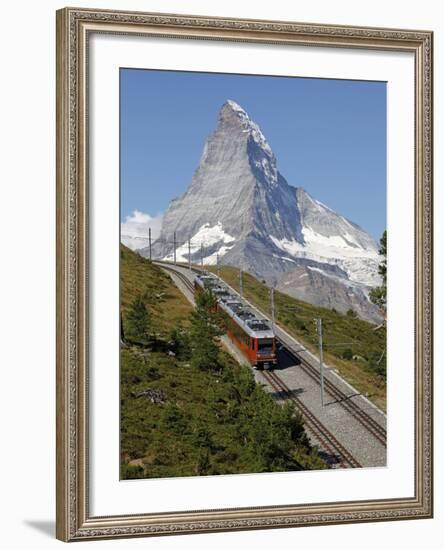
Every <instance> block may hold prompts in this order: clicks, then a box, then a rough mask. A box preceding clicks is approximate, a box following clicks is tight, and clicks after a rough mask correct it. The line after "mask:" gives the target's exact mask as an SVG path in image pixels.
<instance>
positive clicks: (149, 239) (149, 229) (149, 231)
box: [148, 227, 152, 260]
mask: <svg viewBox="0 0 444 550" xmlns="http://www.w3.org/2000/svg"><path fill="white" fill-rule="evenodd" d="M148 242H149V246H150V260H152V256H151V227H149V228H148Z"/></svg>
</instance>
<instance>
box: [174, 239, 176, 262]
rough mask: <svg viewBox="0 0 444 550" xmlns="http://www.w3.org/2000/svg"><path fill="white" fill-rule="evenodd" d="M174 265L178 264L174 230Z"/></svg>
mask: <svg viewBox="0 0 444 550" xmlns="http://www.w3.org/2000/svg"><path fill="white" fill-rule="evenodd" d="M174 265H176V232H174Z"/></svg>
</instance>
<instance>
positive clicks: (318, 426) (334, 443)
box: [262, 371, 362, 468]
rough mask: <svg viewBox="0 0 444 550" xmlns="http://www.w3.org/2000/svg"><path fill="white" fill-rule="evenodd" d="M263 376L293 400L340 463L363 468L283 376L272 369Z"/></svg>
mask: <svg viewBox="0 0 444 550" xmlns="http://www.w3.org/2000/svg"><path fill="white" fill-rule="evenodd" d="M262 376H263V377H264V378H265V380H267V382H268V383H269V384H270V386H271V387H272V388H273V389H274V390H275V391H276V392H278V394H280V395H283V396H284V397H285V399H290V400H291V401H293V403H294V404H295V406H296V408H297V409H298V410H299V411H300V412H301V414H302V416H303V417H304V421H305V425H306V427H307V429H308V430H309V431H310V432H312V434H313V435H314V436H315V437H316V439H317V440H318V441H319V442H320V444H321V446H322V448H323V449H324V450H325V451H326V452H327V453H329V454H330V455H331V457H333V458H335V459H336V460H337V461H338V463H339V464H340V465H342V466H343V467H345V468H362V465H361V464H360V463H359V462H358V460H356V458H355V457H354V456H353V455H352V454H351V453H350V451H348V450H347V449H346V448H345V447H344V446H343V445H342V443H340V442H339V441H338V439H337V438H336V437H335V436H334V435H333V434H332V433H331V431H330V430H329V429H328V428H326V427H325V426H324V425H323V424H322V422H321V421H320V420H319V419H318V418H317V416H315V415H314V414H313V413H312V412H311V411H310V410H309V409H308V408H307V407H306V406H305V405H304V403H302V401H301V400H300V399H299V398H298V397H297V396H295V395H293V393H292V391H291V389H290V388H289V387H288V386H287V384H285V382H284V381H283V380H282V378H280V377H279V376H278V375H277V374H276V373H275V372H272V371H263V372H262Z"/></svg>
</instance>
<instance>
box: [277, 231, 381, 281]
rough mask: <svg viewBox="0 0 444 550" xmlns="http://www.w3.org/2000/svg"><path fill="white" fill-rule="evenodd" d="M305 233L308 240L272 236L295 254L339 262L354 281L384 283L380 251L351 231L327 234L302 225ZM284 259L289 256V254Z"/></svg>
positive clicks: (294, 255)
mask: <svg viewBox="0 0 444 550" xmlns="http://www.w3.org/2000/svg"><path fill="white" fill-rule="evenodd" d="M302 234H303V237H304V243H300V242H298V241H297V240H295V239H292V240H289V239H277V238H276V237H274V236H272V235H271V236H270V240H271V241H272V242H273V244H274V245H275V246H276V247H278V248H279V249H281V250H282V251H284V252H286V253H287V254H289V255H290V256H292V257H294V258H304V259H308V260H313V261H316V262H319V263H326V264H330V265H336V266H338V267H339V268H341V269H342V270H344V271H345V272H346V273H347V275H348V277H349V278H350V280H351V281H353V282H356V283H361V284H364V285H366V286H376V285H378V284H379V283H380V280H379V275H378V264H379V261H380V259H379V256H378V253H377V252H375V251H374V250H368V249H365V248H363V247H362V246H361V245H360V244H359V243H358V242H357V241H356V239H355V238H354V237H353V236H352V235H350V234H349V233H347V232H346V233H343V234H342V235H331V236H328V237H327V236H325V235H321V234H320V233H317V232H316V231H314V230H313V229H311V228H309V227H302ZM283 259H286V260H287V261H288V260H289V258H283Z"/></svg>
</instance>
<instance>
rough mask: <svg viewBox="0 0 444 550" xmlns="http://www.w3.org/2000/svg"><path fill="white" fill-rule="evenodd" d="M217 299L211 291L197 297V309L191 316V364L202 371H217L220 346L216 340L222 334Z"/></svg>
mask: <svg viewBox="0 0 444 550" xmlns="http://www.w3.org/2000/svg"><path fill="white" fill-rule="evenodd" d="M216 303H217V302H216V299H215V297H214V296H213V294H212V293H211V292H210V291H205V292H202V293H201V294H197V295H196V309H195V310H194V311H193V313H192V316H191V331H190V339H191V350H192V358H191V363H192V365H193V366H194V367H196V368H198V369H201V370H217V368H218V367H219V363H218V355H219V345H218V342H217V340H216V338H217V337H218V336H220V335H221V334H222V331H221V329H220V326H219V319H218V315H217V313H216V312H215V308H216Z"/></svg>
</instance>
